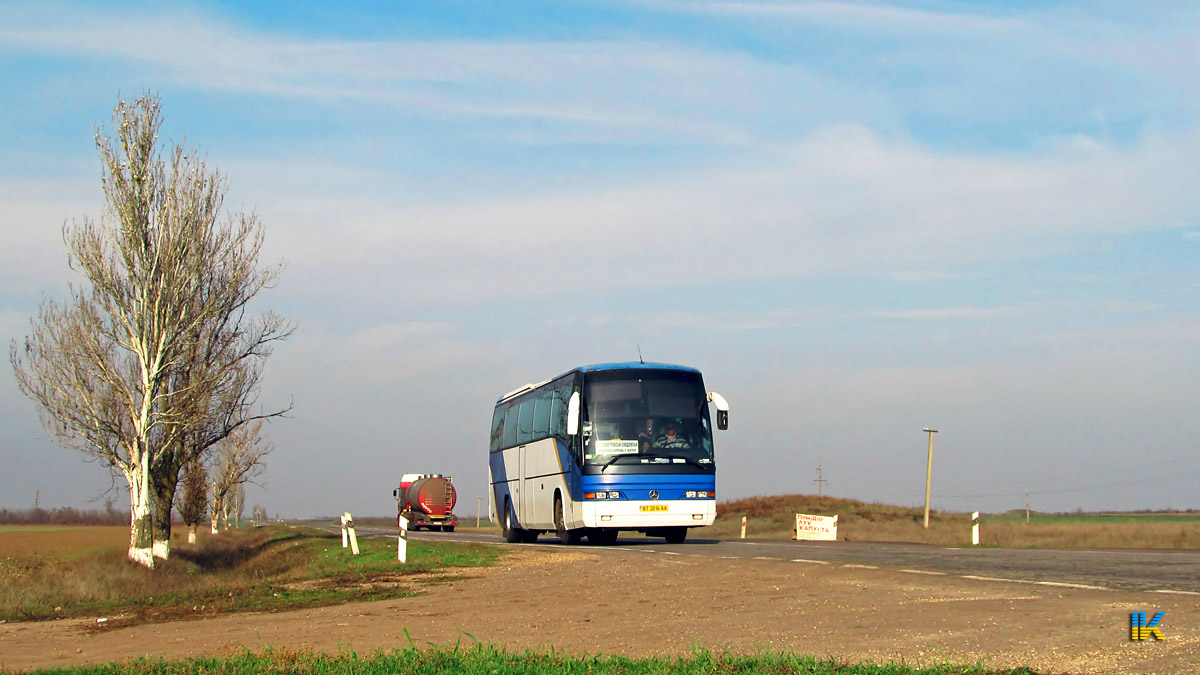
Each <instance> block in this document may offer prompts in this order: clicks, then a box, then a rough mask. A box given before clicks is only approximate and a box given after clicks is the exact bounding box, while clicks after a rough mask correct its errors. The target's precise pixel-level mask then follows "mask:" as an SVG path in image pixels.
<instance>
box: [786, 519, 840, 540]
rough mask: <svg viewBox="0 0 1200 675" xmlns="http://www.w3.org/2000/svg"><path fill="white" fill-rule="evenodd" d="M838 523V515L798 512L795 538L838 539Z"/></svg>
mask: <svg viewBox="0 0 1200 675" xmlns="http://www.w3.org/2000/svg"><path fill="white" fill-rule="evenodd" d="M837 523H838V517H837V516H810V515H808V514H804V513H797V514H796V532H795V538H796V539H797V540H801V539H803V540H806V541H837Z"/></svg>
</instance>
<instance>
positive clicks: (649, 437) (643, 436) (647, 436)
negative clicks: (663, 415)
mask: <svg viewBox="0 0 1200 675" xmlns="http://www.w3.org/2000/svg"><path fill="white" fill-rule="evenodd" d="M653 445H654V418H653V417H647V418H646V425H645V426H644V427H642V430H641V431H640V432H639V433H638V452H642V453H646V452H650V448H651V447H652V446H653Z"/></svg>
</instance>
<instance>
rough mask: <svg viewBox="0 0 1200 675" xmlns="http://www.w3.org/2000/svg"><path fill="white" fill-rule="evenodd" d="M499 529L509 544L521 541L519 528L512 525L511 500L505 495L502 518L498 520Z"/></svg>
mask: <svg viewBox="0 0 1200 675" xmlns="http://www.w3.org/2000/svg"><path fill="white" fill-rule="evenodd" d="M500 529H501V530H502V531H503V534H504V541H507V542H508V543H510V544H517V543H520V542H521V530H520V529H518V528H516V527H513V515H512V502H510V501H509V500H508V498H507V497H506V498H505V499H504V520H501V521H500Z"/></svg>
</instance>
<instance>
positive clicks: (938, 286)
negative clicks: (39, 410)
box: [0, 0, 1200, 516]
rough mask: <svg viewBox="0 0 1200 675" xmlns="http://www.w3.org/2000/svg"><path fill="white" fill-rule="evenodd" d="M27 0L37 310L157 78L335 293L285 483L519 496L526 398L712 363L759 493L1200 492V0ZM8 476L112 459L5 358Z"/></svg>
mask: <svg viewBox="0 0 1200 675" xmlns="http://www.w3.org/2000/svg"><path fill="white" fill-rule="evenodd" d="M280 7H281V6H280V5H278V4H276V3H244V2H238V3H224V4H222V3H172V4H171V5H169V6H166V5H163V4H162V3H149V2H143V3H119V4H116V3H114V4H104V3H78V4H75V3H52V2H51V3H47V2H35V3H23V2H16V3H11V2H10V3H2V4H0V81H2V82H3V84H4V90H5V92H6V97H5V103H4V104H2V105H0V147H3V148H4V151H3V155H2V156H3V160H4V161H3V162H0V204H3V205H4V208H3V209H0V231H2V232H3V234H4V241H5V242H6V245H5V246H4V247H3V251H0V332H2V336H3V337H4V338H5V339H6V341H12V340H20V339H21V337H22V336H23V335H24V334H25V333H26V332H27V330H28V321H29V317H30V316H31V315H33V314H34V312H35V311H36V308H37V304H38V302H39V300H40V299H41V298H42V297H49V298H62V297H64V295H65V293H66V283H67V281H68V280H71V279H72V277H71V276H70V271H69V270H68V269H67V266H66V259H65V253H64V249H63V245H62V242H61V237H60V229H61V227H62V225H63V223H64V222H70V221H72V220H77V219H80V218H82V217H84V216H91V217H96V216H99V215H100V214H101V212H102V202H101V193H100V186H99V180H98V177H99V164H98V160H97V154H96V151H95V147H94V143H93V135H94V133H95V129H96V127H97V126H98V125H104V124H107V123H108V120H109V119H110V115H111V111H112V108H113V106H114V105H115V103H116V102H117V100H118V98H119V97H120V96H126V97H133V96H137V95H138V94H140V93H141V92H143V91H145V90H151V91H154V92H157V93H158V94H159V95H160V96H161V98H162V101H163V107H164V115H165V118H166V125H165V133H164V135H165V136H166V138H167V140H169V141H170V142H177V141H181V140H184V139H185V138H186V141H187V143H188V144H189V145H190V146H191V147H194V148H196V149H198V150H199V151H200V152H202V153H203V154H204V155H205V156H206V157H207V158H208V161H209V162H210V164H211V165H212V166H215V167H217V168H219V169H220V170H221V171H222V173H223V174H224V175H225V176H226V177H227V178H228V180H229V185H230V190H229V194H228V198H227V201H226V204H227V206H228V207H230V208H231V209H233V210H245V211H254V212H255V213H257V214H258V215H259V216H260V217H261V219H262V221H263V222H264V224H265V227H266V232H267V248H266V257H265V261H268V262H269V261H275V260H284V261H286V262H287V264H288V268H287V271H286V272H285V274H284V276H283V280H282V282H281V283H280V285H279V286H278V288H276V289H273V290H272V291H270V292H269V293H266V294H264V295H263V296H262V300H263V303H264V304H263V306H272V307H275V308H276V309H278V310H279V311H281V312H282V313H283V314H285V315H286V316H287V317H289V318H291V319H293V320H294V321H296V322H297V323H298V324H299V330H298V332H297V334H296V336H295V337H294V338H293V339H292V340H291V341H289V342H288V343H286V344H284V345H282V346H281V347H280V348H279V349H278V350H277V352H276V354H275V356H274V357H273V358H272V360H271V362H270V364H269V366H268V371H267V384H266V387H265V390H264V400H265V401H267V402H269V403H270V402H273V403H275V404H286V402H287V401H289V400H291V399H294V400H295V405H296V407H295V411H294V414H293V415H292V417H291V418H290V419H287V420H283V421H279V422H277V423H275V424H273V425H271V427H270V432H269V433H270V436H271V438H272V439H273V441H274V442H275V444H276V446H277V449H276V451H275V453H274V454H273V455H272V456H271V458H270V463H269V471H268V475H267V481H268V485H267V486H266V487H265V488H263V489H259V488H254V489H252V491H251V493H250V497H249V501H250V503H251V505H253V504H258V503H261V504H262V505H264V506H265V507H266V508H267V509H268V510H269V511H271V512H278V513H281V514H285V515H292V516H315V515H322V514H334V513H340V512H341V511H344V510H350V511H353V512H355V513H363V514H386V513H389V512H390V510H391V508H392V507H393V505H392V503H391V502H390V496H391V488H392V487H393V485H394V483H395V482H396V481H397V480H398V477H399V474H400V473H403V472H413V471H417V472H423V471H437V472H442V473H449V474H453V475H454V476H455V478H456V481H457V482H458V484H459V490H460V498H461V501H462V504H463V507H465V508H463V509H460V510H463V511H473V510H474V503H475V499H474V498H475V497H476V496H480V495H484V494H485V492H484V488H485V485H486V477H487V469H486V459H485V455H484V452H485V448H486V438H487V428H488V421H489V418H490V414H491V406H492V404H493V403H494V401H495V398H496V397H497V396H498V395H500V394H502V393H504V392H506V391H509V390H511V389H513V388H514V387H516V386H518V385H520V384H523V383H525V382H527V381H536V380H540V379H544V378H546V377H550V376H552V375H555V374H558V373H560V372H562V371H565V370H567V369H569V368H571V367H573V366H576V365H581V364H585V363H591V362H602V361H611V360H628V359H631V358H635V357H636V355H637V350H638V348H639V346H640V348H641V350H642V353H643V354H645V356H646V357H647V359H650V360H658V361H667V362H678V363H685V364H688V365H693V366H696V367H698V368H700V369H701V370H702V371H704V373H705V376H706V381H707V384H708V385H709V388H710V389H715V390H717V391H720V392H721V393H723V394H724V395H725V396H726V397H727V398H728V399H729V400H730V403H731V406H732V414H731V421H732V424H731V429H730V430H729V431H728V432H726V433H724V434H722V435H720V436H718V438H717V444H718V445H717V452H718V461H719V463H720V471H719V476H718V484H719V487H718V489H719V490H720V491H721V493H722V494H723V496H724V497H726V498H734V497H742V496H751V495H766V494H781V493H792V492H811V491H814V490H815V485H814V483H813V479H814V478H816V467H817V465H818V464H821V465H822V466H823V469H824V476H825V478H826V479H827V480H828V483H827V484H826V490H827V492H829V493H831V494H835V495H839V496H845V497H854V498H858V499H863V500H867V501H883V502H891V503H901V504H918V503H920V502H921V500H922V495H923V489H924V468H925V467H924V459H925V442H926V438H925V435H924V434H922V433H921V429H922V427H925V426H934V427H936V428H938V429H940V430H941V431H940V433H939V434H938V437H937V439H936V441H935V462H934V484H933V493H934V497H933V502H934V506H935V507H940V508H945V509H954V510H963V511H970V510H974V509H981V510H985V511H998V510H1004V509H1007V508H1016V507H1021V506H1023V505H1024V495H1025V493H1030V500H1031V504H1032V505H1033V507H1034V508H1039V509H1043V510H1069V509H1074V508H1077V507H1082V508H1085V509H1100V508H1114V509H1118V508H1119V509H1127V508H1171V507H1174V508H1189V507H1191V508H1200V498H1198V497H1197V493H1196V491H1195V489H1194V486H1195V484H1196V483H1197V479H1200V455H1197V453H1196V439H1197V438H1198V437H1200V415H1197V414H1196V413H1195V411H1196V409H1197V404H1198V403H1200V395H1198V387H1197V385H1196V383H1197V382H1200V358H1198V352H1197V349H1196V344H1197V341H1198V339H1200V302H1198V291H1200V275H1198V272H1197V265H1196V262H1197V259H1198V254H1200V221H1198V215H1200V189H1197V186H1198V185H1200V168H1198V167H1200V164H1198V163H1197V162H1196V161H1195V160H1194V158H1195V157H1196V156H1197V155H1200V124H1198V121H1200V86H1198V84H1197V81H1196V79H1195V73H1196V72H1198V66H1200V63H1197V61H1200V38H1198V37H1197V36H1200V30H1198V29H1200V10H1198V9H1196V7H1195V6H1194V5H1192V4H1190V3H1153V2H1150V3H1137V4H1129V3H1098V2H1079V3H1028V2H1014V3H989V4H983V3H943V2H927V3H896V4H876V3H869V2H811V3H776V2H686V3H685V2H670V1H666V0H647V1H643V2H606V3H599V2H596V3H592V2H547V3H519V4H516V5H515V6H514V4H513V3H505V4H496V3H484V2H438V3H432V2H430V3H422V2H409V3H341V4H339V5H338V6H337V7H336V8H331V7H327V6H326V4H325V3H303V2H296V3H288V4H287V5H286V10H282V9H280ZM0 456H2V458H3V461H4V462H5V466H8V467H17V470H15V471H13V470H10V471H6V472H4V474H3V475H2V476H0V506H6V507H10V508H14V507H15V508H22V507H28V506H30V505H32V502H33V492H34V491H35V490H40V499H41V504H42V505H43V506H46V505H50V506H53V505H72V506H88V505H89V503H91V502H89V500H90V499H94V498H95V497H96V496H97V495H99V494H101V493H102V492H103V491H104V490H105V489H106V488H107V487H108V485H109V482H110V481H109V479H108V477H107V476H106V475H105V474H104V472H103V471H102V470H101V469H99V468H98V467H96V466H94V465H90V464H86V463H84V462H82V461H81V458H80V456H79V455H77V454H73V453H71V452H69V451H66V450H61V449H58V448H57V447H55V446H54V445H53V444H52V443H51V442H49V441H48V440H47V438H46V436H45V434H44V432H43V431H42V429H41V427H40V425H39V423H38V421H37V419H36V415H35V411H34V408H33V405H32V404H31V403H30V402H29V401H27V400H25V399H24V398H23V397H22V396H21V395H20V394H19V392H17V391H16V387H15V383H14V381H13V379H12V378H11V376H9V377H6V378H0Z"/></svg>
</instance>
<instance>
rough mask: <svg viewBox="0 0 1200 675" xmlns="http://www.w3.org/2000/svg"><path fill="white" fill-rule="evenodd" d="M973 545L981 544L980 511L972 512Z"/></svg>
mask: <svg viewBox="0 0 1200 675" xmlns="http://www.w3.org/2000/svg"><path fill="white" fill-rule="evenodd" d="M971 545H972V546H978V545H979V512H978V511H975V512H974V513H972V514H971Z"/></svg>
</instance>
